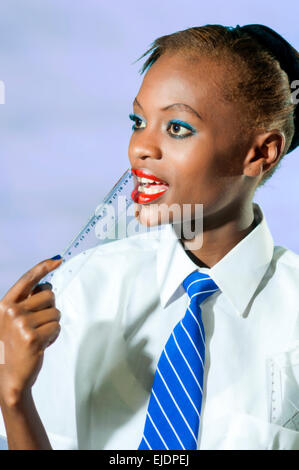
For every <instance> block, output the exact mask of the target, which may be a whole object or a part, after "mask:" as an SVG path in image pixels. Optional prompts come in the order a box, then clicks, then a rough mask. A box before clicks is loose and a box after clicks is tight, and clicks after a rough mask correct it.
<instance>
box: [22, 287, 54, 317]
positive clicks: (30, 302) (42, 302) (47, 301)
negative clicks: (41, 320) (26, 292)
mask: <svg viewBox="0 0 299 470" xmlns="http://www.w3.org/2000/svg"><path fill="white" fill-rule="evenodd" d="M19 305H20V307H22V308H24V310H25V311H27V312H37V311H39V310H44V309H45V308H50V307H55V295H54V293H53V291H52V290H50V289H46V290H43V291H41V292H38V293H37V294H35V295H31V296H30V297H27V299H25V300H23V302H20V304H19Z"/></svg>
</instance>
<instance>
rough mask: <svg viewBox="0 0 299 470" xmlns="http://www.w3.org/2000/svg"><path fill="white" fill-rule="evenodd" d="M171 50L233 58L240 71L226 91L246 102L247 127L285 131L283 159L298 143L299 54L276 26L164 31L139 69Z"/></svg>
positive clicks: (227, 96)
mask: <svg viewBox="0 0 299 470" xmlns="http://www.w3.org/2000/svg"><path fill="white" fill-rule="evenodd" d="M166 52H172V53H183V54H185V55H186V54H187V56H190V57H194V56H195V57H196V56H198V55H208V57H210V58H216V59H219V60H221V62H222V63H223V62H224V61H225V63H226V65H229V64H230V65H231V66H232V68H233V69H234V71H235V72H236V73H234V74H233V76H234V77H233V81H232V82H230V83H226V84H225V86H224V87H223V88H224V89H223V96H224V98H225V99H227V100H228V101H238V102H240V103H243V104H244V105H245V106H244V125H245V123H246V127H247V129H249V128H250V129H257V128H262V129H264V130H265V131H267V130H271V129H278V130H280V131H281V132H283V133H284V135H285V138H286V144H285V148H284V151H283V153H282V155H281V158H280V162H281V159H282V157H283V156H284V155H285V154H287V153H289V152H291V151H292V150H294V149H295V148H296V147H297V146H298V145H299V107H298V106H297V107H296V104H295V103H294V100H293V95H292V89H291V85H292V82H294V80H299V54H298V52H297V51H296V49H294V48H293V47H292V46H291V45H290V44H289V43H288V42H287V41H286V40H285V39H284V38H283V37H282V36H280V35H279V34H278V33H276V32H275V31H273V30H272V29H271V28H268V27H267V26H264V25H260V24H252V25H245V26H242V27H241V26H239V25H237V26H236V27H235V28H233V27H229V26H222V25H217V24H216V25H210V24H208V25H205V26H199V27H192V28H188V29H185V30H183V31H177V32H175V33H173V34H169V35H166V36H161V37H159V38H157V39H156V40H155V41H154V42H153V43H152V44H151V47H150V48H149V49H148V50H147V51H146V52H145V53H144V54H143V55H142V56H141V57H139V59H137V60H140V59H142V58H143V57H145V56H146V55H147V54H149V53H151V54H150V56H149V57H148V58H147V60H146V62H145V63H144V65H143V67H142V68H141V70H140V73H141V74H143V72H144V71H146V70H147V69H148V68H150V67H151V66H152V64H153V63H154V62H156V60H157V59H158V58H159V57H160V56H161V55H162V54H164V53H166ZM277 167H278V165H277V164H276V165H275V166H274V167H273V168H272V169H271V170H269V171H268V172H266V173H265V175H264V177H263V179H262V180H261V182H260V183H259V186H260V185H262V184H264V183H265V181H266V180H268V179H269V178H270V177H271V176H272V174H273V173H274V171H275V170H276V169H277Z"/></svg>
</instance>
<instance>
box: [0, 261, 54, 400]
mask: <svg viewBox="0 0 299 470" xmlns="http://www.w3.org/2000/svg"><path fill="white" fill-rule="evenodd" d="M61 261H62V259H60V260H51V259H48V260H45V261H42V262H41V263H39V264H37V265H36V266H34V267H33V268H32V269H30V270H29V271H28V272H27V273H25V274H24V275H23V276H22V277H21V278H20V279H19V280H18V281H17V282H16V284H15V285H14V286H13V287H12V288H11V289H10V290H9V291H8V292H7V294H6V295H5V296H4V297H3V298H2V299H1V301H0V341H2V346H3V347H2V349H4V364H1V363H0V406H1V404H2V405H9V406H13V405H14V404H17V403H18V402H19V401H20V400H21V399H22V397H23V396H25V395H26V394H27V392H28V391H29V392H30V391H31V387H32V386H33V384H34V382H35V380H36V378H37V376H38V374H39V371H40V369H41V367H42V363H43V355H44V350H45V348H47V347H48V346H50V345H51V344H52V343H53V342H54V341H55V340H56V338H57V337H58V335H59V332H60V325H59V320H60V311H59V310H57V309H56V308H55V296H54V294H53V292H52V290H51V289H52V286H51V284H45V287H41V286H36V285H37V283H38V282H39V281H40V280H41V279H42V278H43V277H44V276H46V275H47V274H48V273H49V272H51V271H53V270H54V269H56V268H57V267H58V266H60V264H61Z"/></svg>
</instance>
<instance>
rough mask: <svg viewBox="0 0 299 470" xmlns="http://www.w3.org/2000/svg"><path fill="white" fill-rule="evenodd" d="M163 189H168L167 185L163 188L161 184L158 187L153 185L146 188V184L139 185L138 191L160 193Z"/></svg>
mask: <svg viewBox="0 0 299 470" xmlns="http://www.w3.org/2000/svg"><path fill="white" fill-rule="evenodd" d="M163 189H166V188H165V186H163V187H162V188H161V186H158V187H155V186H152V187H150V188H145V187H144V186H142V185H141V186H139V187H138V191H139V192H140V193H144V194H156V193H160V192H161V191H163Z"/></svg>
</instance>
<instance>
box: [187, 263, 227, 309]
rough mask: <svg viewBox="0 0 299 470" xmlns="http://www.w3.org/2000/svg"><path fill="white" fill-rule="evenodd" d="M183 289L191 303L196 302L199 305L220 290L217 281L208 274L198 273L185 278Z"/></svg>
mask: <svg viewBox="0 0 299 470" xmlns="http://www.w3.org/2000/svg"><path fill="white" fill-rule="evenodd" d="M183 287H184V289H185V291H186V292H187V294H188V297H189V298H190V301H194V300H195V301H196V303H197V304H198V305H200V304H201V302H203V300H204V299H206V298H207V297H209V296H210V295H212V294H213V293H214V292H216V291H217V290H218V289H219V287H218V286H217V284H216V283H215V281H213V279H212V278H211V277H210V276H209V275H208V274H204V273H200V272H198V271H194V272H192V273H191V274H189V276H187V277H186V278H185V280H184V281H183Z"/></svg>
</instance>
